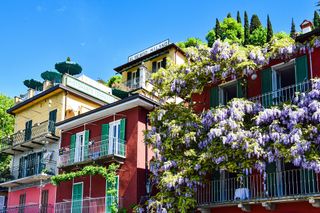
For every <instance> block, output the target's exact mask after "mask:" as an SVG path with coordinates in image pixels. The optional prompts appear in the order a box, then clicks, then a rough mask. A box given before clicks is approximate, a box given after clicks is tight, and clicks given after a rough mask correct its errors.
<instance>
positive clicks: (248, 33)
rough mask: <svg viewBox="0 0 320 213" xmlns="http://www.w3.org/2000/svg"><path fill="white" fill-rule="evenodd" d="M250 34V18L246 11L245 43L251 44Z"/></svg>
mask: <svg viewBox="0 0 320 213" xmlns="http://www.w3.org/2000/svg"><path fill="white" fill-rule="evenodd" d="M249 35H250V29H249V18H248V14H247V11H245V12H244V42H243V44H244V45H247V44H249Z"/></svg>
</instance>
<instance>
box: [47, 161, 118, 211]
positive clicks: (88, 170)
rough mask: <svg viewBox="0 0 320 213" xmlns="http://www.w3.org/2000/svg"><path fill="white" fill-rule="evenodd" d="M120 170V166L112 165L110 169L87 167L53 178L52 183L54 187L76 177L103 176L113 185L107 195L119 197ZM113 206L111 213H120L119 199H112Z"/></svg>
mask: <svg viewBox="0 0 320 213" xmlns="http://www.w3.org/2000/svg"><path fill="white" fill-rule="evenodd" d="M118 168H119V165H118V164H114V163H112V164H110V165H109V166H108V168H106V167H104V166H85V167H84V168H83V169H82V170H80V171H76V172H69V173H63V174H58V175H55V176H53V177H51V183H52V184H53V185H58V184H60V183H61V182H63V181H70V180H73V179H74V178H76V177H81V176H85V175H101V176H102V177H104V178H105V179H106V181H107V182H108V183H110V184H111V187H107V188H109V189H107V191H106V193H107V194H109V195H110V196H113V197H116V196H118V195H117V190H116V189H115V188H116V187H115V186H116V184H117V183H116V182H117V170H118ZM112 200H113V201H112V204H111V212H113V213H114V212H118V203H116V202H117V201H116V200H117V199H112Z"/></svg>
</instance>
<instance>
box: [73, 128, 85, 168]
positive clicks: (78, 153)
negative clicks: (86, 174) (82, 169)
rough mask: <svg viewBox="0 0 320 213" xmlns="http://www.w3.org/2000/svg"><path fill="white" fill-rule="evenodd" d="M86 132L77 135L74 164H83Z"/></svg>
mask: <svg viewBox="0 0 320 213" xmlns="http://www.w3.org/2000/svg"><path fill="white" fill-rule="evenodd" d="M84 133H85V132H84V131H83V132H79V133H77V134H76V143H75V150H74V155H75V159H74V162H81V161H83V159H84V148H85V147H84Z"/></svg>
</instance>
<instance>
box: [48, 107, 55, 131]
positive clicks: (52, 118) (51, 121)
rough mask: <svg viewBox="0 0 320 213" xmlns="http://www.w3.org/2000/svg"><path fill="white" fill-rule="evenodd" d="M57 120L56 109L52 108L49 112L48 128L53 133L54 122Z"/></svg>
mask: <svg viewBox="0 0 320 213" xmlns="http://www.w3.org/2000/svg"><path fill="white" fill-rule="evenodd" d="M56 121H57V110H56V109H55V110H52V111H51V112H49V124H48V130H49V132H51V133H55V124H56Z"/></svg>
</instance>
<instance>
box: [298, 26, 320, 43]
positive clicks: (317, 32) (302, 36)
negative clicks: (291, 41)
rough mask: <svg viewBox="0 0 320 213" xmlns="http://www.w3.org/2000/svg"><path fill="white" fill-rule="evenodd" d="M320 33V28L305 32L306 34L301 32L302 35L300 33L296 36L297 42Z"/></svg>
mask: <svg viewBox="0 0 320 213" xmlns="http://www.w3.org/2000/svg"><path fill="white" fill-rule="evenodd" d="M319 35H320V28H316V29H314V30H312V31H310V32H308V33H304V34H301V35H298V36H297V37H296V41H297V42H301V43H302V42H304V41H306V40H309V39H311V37H312V36H319Z"/></svg>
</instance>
